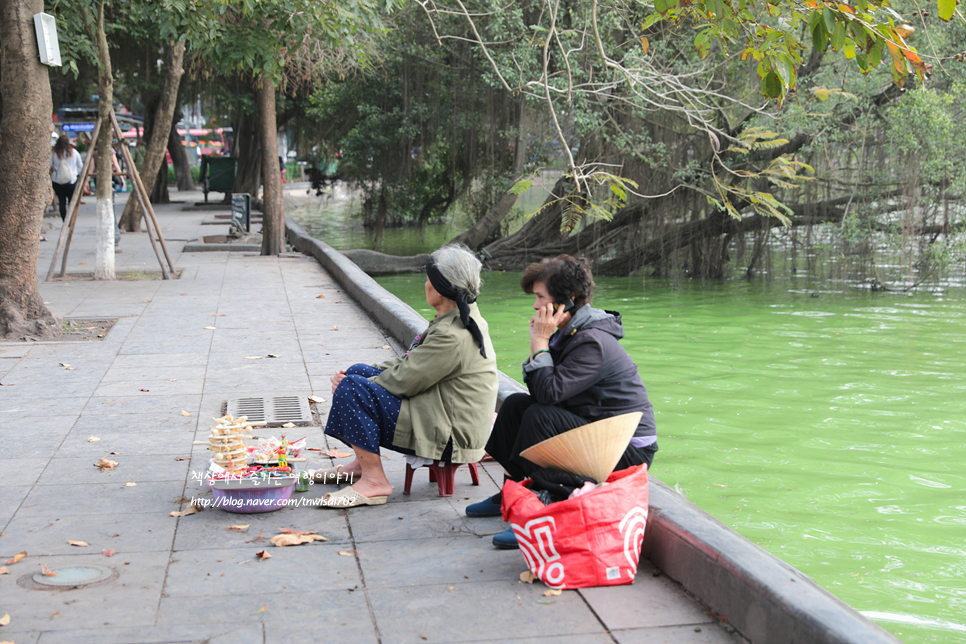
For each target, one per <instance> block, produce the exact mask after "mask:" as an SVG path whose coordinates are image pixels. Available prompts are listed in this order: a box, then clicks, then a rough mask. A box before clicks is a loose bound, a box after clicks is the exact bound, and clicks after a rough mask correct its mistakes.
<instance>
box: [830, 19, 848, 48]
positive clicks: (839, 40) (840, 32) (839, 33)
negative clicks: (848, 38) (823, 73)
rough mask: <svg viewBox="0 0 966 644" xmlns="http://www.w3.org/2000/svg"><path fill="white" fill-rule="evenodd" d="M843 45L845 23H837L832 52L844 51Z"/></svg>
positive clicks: (833, 34) (833, 35)
mask: <svg viewBox="0 0 966 644" xmlns="http://www.w3.org/2000/svg"><path fill="white" fill-rule="evenodd" d="M843 44H845V23H844V22H837V23H835V32H834V33H832V51H838V50H840V49H842V45H843Z"/></svg>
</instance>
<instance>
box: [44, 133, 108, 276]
mask: <svg viewBox="0 0 966 644" xmlns="http://www.w3.org/2000/svg"><path fill="white" fill-rule="evenodd" d="M100 129H101V119H100V118H98V119H97V122H96V123H95V124H94V132H93V137H92V139H91V140H92V141H93V140H96V139H97V134H98V132H100ZM92 158H93V150H91V151H90V152H88V154H87V158H86V159H84V165H83V167H82V168H81V172H80V174H79V175H77V183H79V184H81V185H80V186H79V187H80V190H78V186H77V185H76V184H75V186H74V194H73V195H72V196H71V198H70V206H69V207H68V208H67V217H66V218H65V219H64V225H63V226H62V227H61V229H60V236H59V237H58V238H57V246H55V247H54V256H53V257H52V258H51V259H50V269H49V270H48V271H47V277H46V278H45V279H44V281H45V282H49V281H50V280H52V279H53V278H54V269H56V267H57V256H58V255H60V252H61V251H64V266H62V267H61V271H60V274H61V275H63V274H64V268H65V267H66V265H67V252H68V250H69V249H70V237H71V236H72V235H73V234H74V224H75V223H76V222H77V211H78V210H79V209H80V200H81V197H83V196H84V185H85V184H86V183H87V173H88V172H89V171H90V168H91V159H92Z"/></svg>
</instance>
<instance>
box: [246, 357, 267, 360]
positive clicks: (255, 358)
mask: <svg viewBox="0 0 966 644" xmlns="http://www.w3.org/2000/svg"><path fill="white" fill-rule="evenodd" d="M263 357H264V356H245V360H261V359H262V358H263Z"/></svg>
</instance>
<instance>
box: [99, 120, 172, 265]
mask: <svg viewBox="0 0 966 644" xmlns="http://www.w3.org/2000/svg"><path fill="white" fill-rule="evenodd" d="M111 123H113V125H114V133H115V134H116V135H117V138H118V139H120V140H121V142H122V143H123V145H122V146H121V153H122V155H123V156H124V162H125V163H127V165H128V167H129V168H130V170H131V177H132V178H133V179H134V183H135V184H137V188H138V192H139V197H140V199H141V209H142V210H143V211H144V222H145V223H147V222H148V215H150V217H151V222H153V223H154V230H155V232H156V233H157V235H158V242H159V243H160V244H161V250H163V251H164V257H165V259H167V260H168V266H170V267H171V272H174V270H175V268H174V262H173V261H171V255H170V254H168V246H167V244H165V243H164V236H163V235H162V234H161V226H160V225H159V224H158V218H157V216H155V214H154V208H152V207H151V197H150V195H148V192H147V190H146V189H145V188H144V183H143V182H142V181H141V175H140V174H139V173H138V169H137V167H135V165H134V161H133V160H132V159H131V151H130V150H128V149H127V143H124V137H123V135H122V133H121V126H120V125H118V124H117V117H116V116H114V110H111ZM148 237H149V238H150V237H151V232H150V230H149V231H148ZM151 243H152V245H153V244H154V240H153V239H152V240H151ZM160 259H161V258H160V257H159V258H158V260H159V261H160ZM161 272H162V274H164V273H165V272H166V271H165V270H164V265H163V264H162V265H161ZM166 279H171V278H170V276H166Z"/></svg>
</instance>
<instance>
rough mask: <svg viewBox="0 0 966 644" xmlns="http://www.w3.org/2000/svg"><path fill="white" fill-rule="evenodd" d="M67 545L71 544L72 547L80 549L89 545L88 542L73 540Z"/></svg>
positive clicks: (68, 541)
mask: <svg viewBox="0 0 966 644" xmlns="http://www.w3.org/2000/svg"><path fill="white" fill-rule="evenodd" d="M67 543H69V544H70V545H72V546H77V547H79V548H86V547H87V546H88V545H89V544H88V543H87V542H86V541H73V540H71V539H68V540H67Z"/></svg>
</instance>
